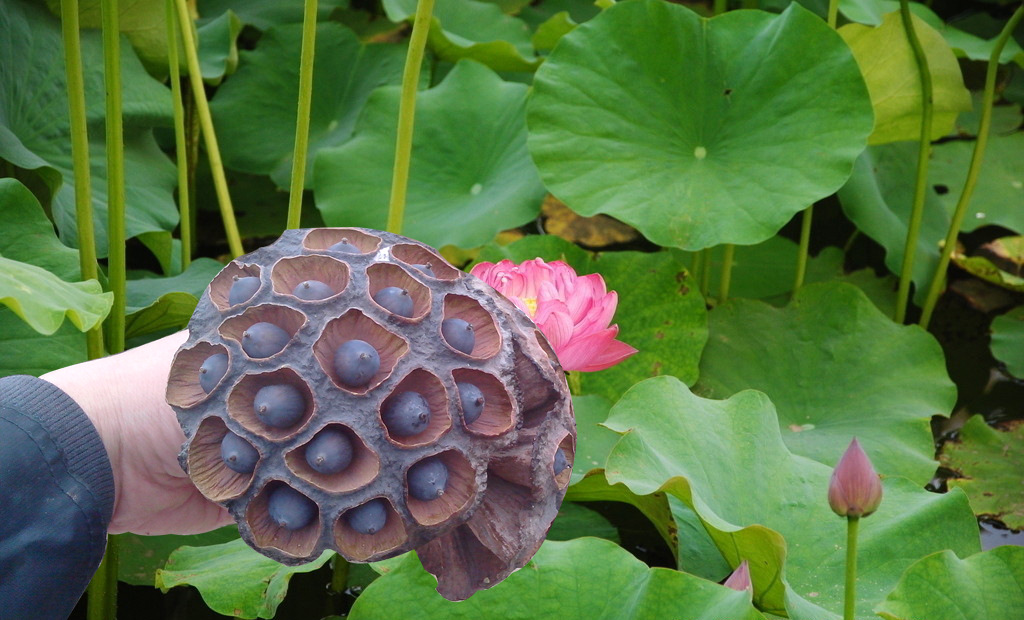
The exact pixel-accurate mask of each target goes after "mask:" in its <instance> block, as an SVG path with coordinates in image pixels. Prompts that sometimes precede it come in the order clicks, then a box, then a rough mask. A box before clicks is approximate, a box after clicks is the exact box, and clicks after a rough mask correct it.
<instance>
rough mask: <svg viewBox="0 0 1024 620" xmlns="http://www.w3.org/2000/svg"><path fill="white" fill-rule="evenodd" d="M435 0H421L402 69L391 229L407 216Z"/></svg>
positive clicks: (397, 229)
mask: <svg viewBox="0 0 1024 620" xmlns="http://www.w3.org/2000/svg"><path fill="white" fill-rule="evenodd" d="M433 12H434V0H419V2H418V3H417V5H416V17H415V18H414V19H413V22H412V35H411V36H410V37H409V51H408V53H407V54H406V55H405V69H404V70H403V72H402V99H401V103H400V104H399V107H398V129H397V131H396V136H395V168H394V174H393V175H392V177H391V201H390V203H389V204H388V232H393V233H395V234H401V233H402V220H403V219H404V218H405V197H406V192H407V191H408V189H409V166H410V163H411V161H412V131H413V122H414V120H415V117H416V87H417V86H418V85H419V82H420V66H421V65H422V64H423V53H424V50H425V49H426V47H427V35H428V34H429V33H430V23H431V19H432V18H431V15H432V14H433Z"/></svg>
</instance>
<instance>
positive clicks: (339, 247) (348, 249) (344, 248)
mask: <svg viewBox="0 0 1024 620" xmlns="http://www.w3.org/2000/svg"><path fill="white" fill-rule="evenodd" d="M327 249H328V250H331V251H334V252H344V253H346V254H362V253H363V251H362V250H360V249H359V248H357V247H356V246H354V245H352V244H351V243H349V242H348V238H346V237H342V239H341V241H339V242H337V243H335V244H334V245H332V246H331V247H329V248H327Z"/></svg>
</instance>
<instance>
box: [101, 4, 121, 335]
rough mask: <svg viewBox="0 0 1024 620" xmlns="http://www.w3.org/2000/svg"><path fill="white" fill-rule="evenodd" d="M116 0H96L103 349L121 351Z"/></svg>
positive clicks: (119, 100) (118, 74)
mask: <svg viewBox="0 0 1024 620" xmlns="http://www.w3.org/2000/svg"><path fill="white" fill-rule="evenodd" d="M117 11H118V9H117V0H102V1H101V2H100V17H101V20H102V23H103V78H104V79H103V83H104V85H105V88H106V91H107V96H106V102H107V109H106V123H105V124H106V130H107V131H106V150H107V242H108V244H109V249H108V250H107V277H108V280H109V282H110V290H111V291H112V292H113V293H114V305H113V307H112V308H111V309H110V316H109V317H107V327H108V329H107V349H108V350H109V351H110V352H111V353H120V352H121V351H124V313H125V301H124V290H125V280H126V278H127V265H126V262H125V260H126V259H125V246H124V234H125V233H124V209H125V205H124V127H123V124H122V120H121V50H120V47H121V45H120V44H121V39H120V37H121V32H120V28H119V26H118V13H117Z"/></svg>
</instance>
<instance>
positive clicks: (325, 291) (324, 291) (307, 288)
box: [292, 280, 334, 301]
mask: <svg viewBox="0 0 1024 620" xmlns="http://www.w3.org/2000/svg"><path fill="white" fill-rule="evenodd" d="M292 295H295V296H296V297H298V298H299V299H302V300H304V301H320V300H321V299H327V298H328V297H330V296H331V295H334V289H333V288H331V287H329V286H327V285H326V284H324V283H323V282H321V281H319V280H306V281H305V282H299V284H298V285H297V286H296V287H295V290H294V291H292Z"/></svg>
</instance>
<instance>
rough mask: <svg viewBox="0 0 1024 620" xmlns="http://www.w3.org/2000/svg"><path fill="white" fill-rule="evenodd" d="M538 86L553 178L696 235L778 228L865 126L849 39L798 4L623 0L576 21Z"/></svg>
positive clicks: (560, 192)
mask: <svg viewBox="0 0 1024 620" xmlns="http://www.w3.org/2000/svg"><path fill="white" fill-rule="evenodd" d="M679 59H686V62H680V61H679ZM534 89H535V93H534V95H533V97H532V98H531V102H530V109H529V124H530V151H531V153H532V155H533V157H534V159H535V161H536V162H537V166H538V167H539V168H540V171H541V176H542V178H543V179H544V182H545V184H546V185H547V187H548V189H550V190H551V192H552V193H553V194H555V195H556V196H557V197H558V198H560V199H561V200H562V201H564V202H565V203H566V204H567V205H568V206H569V207H570V208H572V209H573V210H574V211H576V212H577V213H580V214H583V215H593V214H595V213H606V214H608V215H612V216H615V217H617V218H619V219H621V220H623V221H626V222H628V223H630V224H632V225H633V226H636V227H637V228H638V229H639V230H640V232H642V233H643V234H644V235H645V236H646V237H647V238H648V239H650V240H651V241H654V242H655V243H659V244H661V245H669V246H675V247H680V248H684V249H688V250H699V249H703V248H706V247H711V246H714V245H717V244H720V243H738V244H751V243H757V242H760V241H763V240H765V239H767V238H769V237H771V236H772V235H774V234H775V233H776V232H777V231H778V230H779V228H781V227H782V225H783V224H785V223H786V222H787V221H788V220H789V219H790V218H791V217H792V216H793V214H795V213H796V212H798V211H800V210H802V209H803V208H805V207H806V206H807V205H808V204H809V203H811V202H813V201H815V200H818V199H820V198H823V197H825V196H827V195H829V194H831V193H832V192H833V191H835V190H836V189H837V188H838V187H839V186H840V185H842V183H843V181H845V180H846V178H847V176H849V174H850V168H851V166H852V164H853V161H854V159H855V158H856V157H857V155H858V154H859V153H860V152H861V150H862V149H863V147H864V140H865V139H866V138H867V135H868V134H869V133H870V131H871V104H870V101H869V99H868V94H867V90H866V88H865V87H864V82H863V80H862V79H861V77H860V72H859V70H858V68H857V63H856V61H854V59H853V56H852V55H851V53H850V50H849V48H848V47H847V46H846V45H845V44H844V43H843V41H842V40H841V39H840V38H839V37H838V36H837V35H836V34H835V33H834V32H833V31H832V30H831V29H830V28H828V27H827V26H826V25H825V24H824V23H822V22H821V20H819V19H818V18H816V17H814V16H813V15H811V14H810V13H808V12H807V11H805V10H803V9H801V8H800V7H799V6H798V5H795V4H794V5H792V6H791V7H790V8H789V9H787V10H786V12H785V13H783V14H782V15H779V16H772V15H769V14H767V13H760V12H755V11H737V12H732V13H726V14H724V15H721V16H719V17H716V18H714V19H711V20H707V19H704V18H701V17H699V16H698V15H697V14H696V13H693V12H692V11H690V10H689V9H686V8H684V7H681V6H678V5H675V4H669V3H665V2H657V1H654V0H646V1H642V2H623V3H620V4H617V5H616V6H614V7H612V8H610V9H608V10H606V11H605V12H604V13H602V14H601V15H599V16H598V17H595V18H594V19H593V20H591V21H589V22H587V23H586V24H584V25H582V26H580V27H579V28H576V29H575V30H573V31H572V32H571V33H569V34H568V35H566V36H565V37H564V38H563V39H562V40H561V41H560V42H559V44H558V46H557V47H556V48H555V50H554V51H553V52H552V53H551V55H550V57H549V58H548V60H547V61H546V62H545V63H544V65H543V66H542V67H541V69H539V70H538V72H537V77H536V80H535V84H534Z"/></svg>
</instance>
